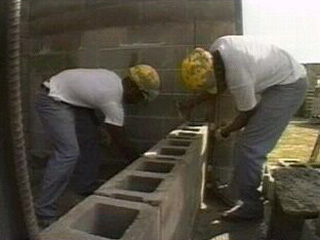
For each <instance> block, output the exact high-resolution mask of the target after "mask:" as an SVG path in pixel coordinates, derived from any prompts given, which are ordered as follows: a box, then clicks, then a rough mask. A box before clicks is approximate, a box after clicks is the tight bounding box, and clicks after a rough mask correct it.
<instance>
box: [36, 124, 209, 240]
mask: <svg viewBox="0 0 320 240" xmlns="http://www.w3.org/2000/svg"><path fill="white" fill-rule="evenodd" d="M207 138H208V127H207V124H204V123H203V124H197V126H195V124H191V123H187V124H183V125H180V126H179V127H178V128H177V129H175V130H174V131H171V132H170V133H169V134H167V136H166V138H164V139H162V140H161V141H159V142H158V143H157V144H156V145H155V146H153V147H152V148H150V149H149V150H148V151H146V152H145V153H144V154H143V156H142V157H140V158H138V159H136V160H135V161H134V162H133V163H132V164H131V165H129V166H128V167H126V168H125V169H124V170H122V171H121V172H120V173H118V174H117V175H115V176H114V177H113V178H111V179H110V180H109V181H107V182H106V183H105V184H103V185H102V186H101V187H100V188H99V189H97V190H96V191H95V193H94V195H92V196H90V197H89V198H87V199H85V200H84V201H83V202H82V203H80V204H79V205H77V206H75V207H74V208H73V209H72V210H71V211H70V212H69V213H67V214H66V215H65V216H63V217H62V218H61V219H59V220H58V222H56V223H54V224H53V225H52V226H50V227H49V228H48V229H46V230H44V231H43V232H42V236H43V237H44V239H56V240H59V239H61V240H62V239H63V240H75V239H80V240H81V239H88V240H89V239H90V240H91V239H92V240H96V239H97V240H98V239H99V240H104V239H132V240H133V239H136V240H143V239H153V240H157V239H159V240H187V239H190V234H191V231H192V229H193V224H194V221H195V218H196V214H197V212H198V210H199V208H200V206H201V202H202V195H203V190H204V182H203V180H204V179H205V178H204V173H203V169H204V168H203V165H204V164H205V162H206V156H207V152H206V149H207ZM118 211H119V214H117V213H118ZM118 223H120V224H119V226H118ZM103 226H106V230H104V227H103ZM112 226H113V227H112ZM127 236H130V237H131V238H127Z"/></svg>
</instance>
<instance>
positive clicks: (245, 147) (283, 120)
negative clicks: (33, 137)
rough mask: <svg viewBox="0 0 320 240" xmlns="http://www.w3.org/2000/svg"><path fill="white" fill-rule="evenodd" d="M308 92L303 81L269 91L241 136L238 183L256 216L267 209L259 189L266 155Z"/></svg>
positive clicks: (247, 203)
mask: <svg viewBox="0 0 320 240" xmlns="http://www.w3.org/2000/svg"><path fill="white" fill-rule="evenodd" d="M306 89H307V83H306V81H305V80H304V79H301V80H299V81H298V82H296V83H293V84H289V85H282V86H275V87H272V88H270V89H268V90H267V91H265V92H264V93H263V95H262V99H261V101H260V103H259V105H258V108H257V110H256V112H255V114H254V115H253V116H252V118H251V119H250V120H249V122H248V124H247V126H246V127H245V129H244V130H243V131H242V132H240V133H239V134H238V136H237V139H236V144H235V152H234V157H235V164H236V166H235V172H234V182H236V183H238V187H239V192H240V199H241V200H242V201H243V202H244V207H247V209H248V211H252V214H255V213H259V212H260V213H261V211H262V210H263V205H262V201H261V200H260V197H261V193H260V191H258V188H259V186H260V183H261V176H262V169H263V164H264V163H265V161H266V156H267V154H268V153H269V152H270V151H271V150H272V149H273V148H274V146H275V144H276V143H277V141H278V139H279V138H280V136H281V134H282V132H283V131H284V129H285V127H286V126H287V125H288V123H289V121H290V119H291V118H292V116H293V114H294V113H295V112H296V111H297V109H298V108H299V106H300V105H301V104H302V102H303V99H304V96H305V93H306ZM248 215H250V213H248Z"/></svg>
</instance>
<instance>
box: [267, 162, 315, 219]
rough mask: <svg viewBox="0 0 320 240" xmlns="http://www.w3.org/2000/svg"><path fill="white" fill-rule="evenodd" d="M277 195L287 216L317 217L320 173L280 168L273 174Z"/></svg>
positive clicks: (312, 170)
mask: <svg viewBox="0 0 320 240" xmlns="http://www.w3.org/2000/svg"><path fill="white" fill-rule="evenodd" d="M273 177H274V179H275V185H276V187H275V190H276V195H277V197H278V198H279V200H280V204H281V207H282V209H283V210H284V212H285V213H287V214H292V215H303V216H309V217H312V216H316V215H317V214H318V212H319V211H320V201H319V200H320V172H318V171H317V170H314V169H308V168H290V167H288V168H279V169H275V170H274V172H273Z"/></svg>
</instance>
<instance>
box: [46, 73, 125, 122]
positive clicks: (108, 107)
mask: <svg viewBox="0 0 320 240" xmlns="http://www.w3.org/2000/svg"><path fill="white" fill-rule="evenodd" d="M121 81H122V80H121V78H120V77H119V76H118V75H117V74H115V73H114V72H112V71H108V70H105V69H81V68H79V69H71V70H65V71H62V72H61V73H59V74H57V75H55V76H53V77H51V78H50V83H49V88H50V92H49V96H50V97H52V98H53V99H55V100H57V101H63V102H66V103H70V104H71V105H74V106H79V107H87V108H92V109H100V110H101V111H102V112H103V113H104V115H105V122H106V123H110V124H113V125H117V126H123V123H124V109H123V105H122V95H123V88H122V83H121Z"/></svg>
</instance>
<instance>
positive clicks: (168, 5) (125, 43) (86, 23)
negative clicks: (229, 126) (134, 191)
mask: <svg viewBox="0 0 320 240" xmlns="http://www.w3.org/2000/svg"><path fill="white" fill-rule="evenodd" d="M26 2H28V3H29V8H28V12H26V14H25V15H26V16H25V17H24V18H25V19H27V21H26V22H27V23H28V24H27V28H26V29H27V30H28V31H26V33H25V37H24V40H23V43H24V44H23V56H22V57H23V63H24V67H23V73H22V78H23V81H24V82H25V83H26V85H27V87H26V88H25V89H26V92H25V94H24V98H25V101H24V103H25V108H26V109H27V111H26V116H25V117H26V119H28V123H27V125H26V127H25V129H26V133H27V135H28V136H30V149H31V150H32V153H33V154H35V155H40V156H42V155H43V152H44V151H47V150H50V149H49V145H48V144H47V142H46V141H45V136H44V133H43V129H42V128H41V123H40V122H39V119H38V117H37V115H36V113H35V111H34V108H33V101H34V98H35V96H36V92H37V89H38V86H39V84H40V83H41V82H42V81H43V80H44V79H46V78H48V77H50V76H51V75H53V74H56V73H58V72H59V71H61V70H64V69H68V68H74V67H85V68H96V67H102V68H108V69H110V70H113V71H115V72H116V73H118V74H119V75H120V76H124V75H126V71H127V68H128V66H129V65H130V64H132V63H147V64H151V65H153V66H154V67H155V68H156V69H157V70H158V71H159V74H160V76H161V79H162V85H161V95H160V96H159V98H158V99H156V100H155V101H154V102H152V103H151V104H149V105H140V106H133V107H127V109H126V125H127V128H128V132H129V135H130V138H131V139H132V141H133V142H134V143H135V144H136V145H137V146H138V148H139V149H140V151H141V152H144V151H146V150H147V149H149V148H150V147H151V146H153V145H154V144H156V143H157V142H158V141H159V140H160V139H162V138H163V137H164V136H166V134H167V133H168V132H169V131H171V130H172V129H174V128H176V127H177V126H178V125H179V124H181V123H182V121H181V119H180V118H179V116H178V113H177V111H176V107H175V102H176V101H180V100H183V99H186V98H188V97H190V96H191V95H190V93H189V92H187V91H186V90H185V89H184V88H183V87H182V86H181V85H180V83H179V65H180V63H181V60H182V58H183V57H184V56H185V55H186V54H187V53H188V52H189V51H190V50H191V49H193V48H194V47H195V46H202V47H209V46H210V44H211V43H212V42H213V41H214V40H215V39H216V38H218V37H220V36H223V35H227V34H236V33H240V30H239V27H238V25H237V21H239V12H241V8H240V7H239V1H237V0H203V1H185V0H178V1H176V0H175V1H173V0H168V1H156V0H145V1H142V0H130V1H129V0H117V1H116V0H112V1H110V0H109V1H100V0H99V1H93V0H80V1H79V0H67V1H65V0H58V1H57V0H41V1H39V0H35V1H26ZM25 4H26V3H25ZM227 99H228V100H227ZM224 101H225V102H226V103H224V105H226V106H227V107H226V108H224V109H223V114H226V115H230V114H228V112H230V111H231V112H233V110H234V109H233V107H232V106H231V105H230V104H229V102H230V100H229V97H228V96H227V97H226V99H225V100H224ZM221 110H222V109H221ZM211 111H212V107H211V106H210V105H204V106H203V107H202V108H199V110H198V111H197V114H195V116H194V120H204V119H205V118H206V117H207V116H208V115H212V114H213V113H212V112H211ZM155 126H157V127H155Z"/></svg>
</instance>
